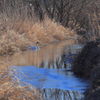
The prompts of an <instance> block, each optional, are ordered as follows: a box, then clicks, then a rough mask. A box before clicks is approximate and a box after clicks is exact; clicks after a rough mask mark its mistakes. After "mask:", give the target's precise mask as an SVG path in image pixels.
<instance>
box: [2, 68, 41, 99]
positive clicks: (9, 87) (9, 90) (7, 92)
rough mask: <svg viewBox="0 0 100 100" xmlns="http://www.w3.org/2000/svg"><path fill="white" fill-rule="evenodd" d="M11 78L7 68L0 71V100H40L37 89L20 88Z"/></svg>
mask: <svg viewBox="0 0 100 100" xmlns="http://www.w3.org/2000/svg"><path fill="white" fill-rule="evenodd" d="M11 77H12V76H11V74H9V71H8V69H7V68H5V69H2V71H0V100H42V98H41V95H40V92H39V91H38V90H37V89H35V88H30V87H28V86H27V87H25V86H23V87H22V86H20V85H19V83H18V81H17V80H16V81H15V82H14V81H13V80H12V79H11Z"/></svg>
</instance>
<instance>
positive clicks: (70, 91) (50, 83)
mask: <svg viewBox="0 0 100 100" xmlns="http://www.w3.org/2000/svg"><path fill="white" fill-rule="evenodd" d="M82 47H83V46H82V45H79V44H76V45H75V44H71V45H68V43H66V42H65V41H64V42H62V43H55V44H53V45H52V44H51V45H49V46H46V47H43V48H40V49H37V50H35V51H34V50H33V51H32V49H31V50H29V51H27V52H24V53H22V54H18V55H14V56H12V58H11V59H13V60H12V61H13V62H14V63H13V65H12V67H11V69H13V70H14V77H17V78H18V79H19V80H20V82H21V83H20V84H21V85H25V84H30V85H32V86H33V87H35V88H37V89H39V90H40V91H41V93H42V96H43V100H81V99H83V97H84V92H85V90H86V89H87V87H88V86H89V84H88V82H87V81H86V80H84V79H81V78H78V77H76V76H75V75H74V74H73V72H72V71H71V68H72V63H73V61H74V58H75V56H76V55H77V53H78V52H79V51H80V49H81V48H82ZM15 58H16V59H15ZM14 77H13V78H14Z"/></svg>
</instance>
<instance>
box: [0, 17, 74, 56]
mask: <svg viewBox="0 0 100 100" xmlns="http://www.w3.org/2000/svg"><path fill="white" fill-rule="evenodd" d="M74 36H75V32H74V31H72V30H71V29H69V28H64V27H63V26H62V25H60V24H58V23H56V22H55V21H53V20H50V19H49V18H47V17H46V18H45V20H44V21H42V22H40V21H37V22H34V21H30V20H28V19H25V20H22V19H20V18H19V19H18V18H17V19H16V20H13V19H12V20H11V18H8V17H7V16H6V17H4V18H2V19H1V18H0V55H4V54H13V53H14V52H18V51H22V50H25V49H26V48H27V46H29V45H36V43H37V42H38V43H39V44H40V45H42V44H48V43H51V42H55V41H62V40H65V39H68V38H71V37H74Z"/></svg>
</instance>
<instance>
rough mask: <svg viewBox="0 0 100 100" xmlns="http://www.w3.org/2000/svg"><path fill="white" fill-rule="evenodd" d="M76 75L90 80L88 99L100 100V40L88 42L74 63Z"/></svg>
mask: <svg viewBox="0 0 100 100" xmlns="http://www.w3.org/2000/svg"><path fill="white" fill-rule="evenodd" d="M73 71H74V73H75V75H77V76H79V77H83V78H86V79H88V80H90V83H91V87H90V89H88V90H87V92H86V100H89V99H90V100H100V95H99V94H100V40H96V41H90V42H88V43H87V44H86V45H85V46H84V48H83V49H82V51H81V52H80V53H79V54H78V56H77V57H76V59H75V61H74V64H73Z"/></svg>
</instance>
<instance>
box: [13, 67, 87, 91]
mask: <svg viewBox="0 0 100 100" xmlns="http://www.w3.org/2000/svg"><path fill="white" fill-rule="evenodd" d="M12 68H13V69H15V73H14V75H15V76H16V77H17V78H18V79H19V80H20V81H21V82H25V83H28V84H31V85H33V86H34V87H36V88H41V89H45V88H47V89H49V88H54V89H62V90H74V91H81V92H84V90H86V88H87V87H88V82H87V81H86V80H83V79H80V78H77V77H75V76H74V75H73V73H72V72H71V71H66V70H64V69H48V68H38V67H35V66H13V67H12Z"/></svg>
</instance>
